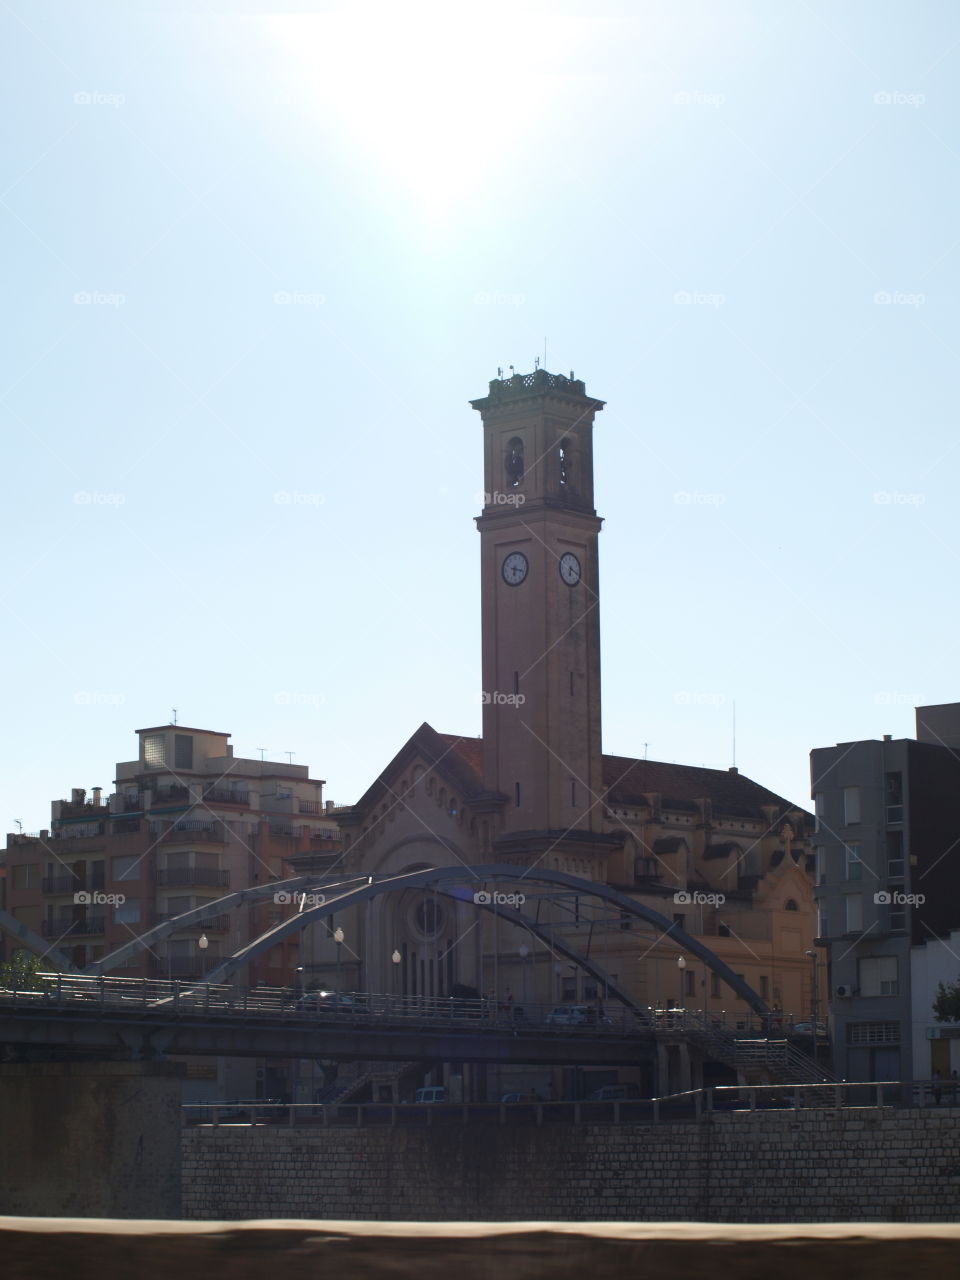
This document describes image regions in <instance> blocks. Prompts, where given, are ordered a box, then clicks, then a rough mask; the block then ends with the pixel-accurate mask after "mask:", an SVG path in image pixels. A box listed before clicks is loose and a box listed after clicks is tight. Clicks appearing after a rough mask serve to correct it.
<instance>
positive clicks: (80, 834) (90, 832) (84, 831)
mask: <svg viewBox="0 0 960 1280" xmlns="http://www.w3.org/2000/svg"><path fill="white" fill-rule="evenodd" d="M102 835H103V823H102V822H71V823H70V824H69V825H68V826H66V827H57V829H56V831H54V833H53V837H54V839H55V840H84V839H89V838H90V837H91V836H102Z"/></svg>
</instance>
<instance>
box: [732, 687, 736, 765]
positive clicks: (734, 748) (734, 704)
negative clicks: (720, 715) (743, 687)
mask: <svg viewBox="0 0 960 1280" xmlns="http://www.w3.org/2000/svg"><path fill="white" fill-rule="evenodd" d="M731 763H732V764H733V767H734V768H736V765H737V700H736V698H734V700H733V760H732V762H731Z"/></svg>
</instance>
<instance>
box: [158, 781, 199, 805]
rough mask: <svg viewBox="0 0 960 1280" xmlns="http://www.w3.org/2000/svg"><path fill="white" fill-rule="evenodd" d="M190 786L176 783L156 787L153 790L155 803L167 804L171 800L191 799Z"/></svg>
mask: <svg viewBox="0 0 960 1280" xmlns="http://www.w3.org/2000/svg"><path fill="white" fill-rule="evenodd" d="M189 799H190V788H189V787H184V786H180V785H179V784H178V785H175V786H169V787H155V788H154V791H153V803H154V804H167V803H168V802H169V801H170V800H189Z"/></svg>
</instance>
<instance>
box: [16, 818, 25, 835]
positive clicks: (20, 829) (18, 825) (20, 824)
mask: <svg viewBox="0 0 960 1280" xmlns="http://www.w3.org/2000/svg"><path fill="white" fill-rule="evenodd" d="M14 822H15V823H16V824H17V830H18V831H19V832H20V834H21V835H23V823H22V822H21V821H20V819H19V818H14Z"/></svg>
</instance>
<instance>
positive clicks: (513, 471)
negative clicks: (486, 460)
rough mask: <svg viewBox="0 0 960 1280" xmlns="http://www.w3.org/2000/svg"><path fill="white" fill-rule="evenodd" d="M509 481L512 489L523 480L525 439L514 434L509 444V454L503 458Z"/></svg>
mask: <svg viewBox="0 0 960 1280" xmlns="http://www.w3.org/2000/svg"><path fill="white" fill-rule="evenodd" d="M503 465H504V469H505V470H506V473H507V481H508V483H509V485H510V487H511V488H512V489H516V487H517V486H518V485H519V484H521V483H522V481H523V441H522V440H521V439H520V437H519V436H514V437H513V439H512V440H511V441H509V442H508V444H507V456H506V457H505V458H504V460H503Z"/></svg>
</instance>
